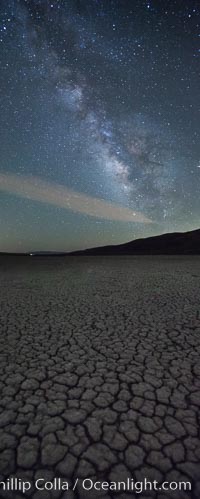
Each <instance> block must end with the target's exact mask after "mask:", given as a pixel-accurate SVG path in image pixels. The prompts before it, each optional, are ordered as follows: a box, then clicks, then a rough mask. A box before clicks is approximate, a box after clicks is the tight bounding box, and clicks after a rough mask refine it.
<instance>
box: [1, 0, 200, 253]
mask: <svg viewBox="0 0 200 499" xmlns="http://www.w3.org/2000/svg"><path fill="white" fill-rule="evenodd" d="M198 4H199V2H198V1H193V0H188V1H185V2H182V1H181V0H177V1H176V0H174V1H173V2H172V1H166V2H161V1H156V0H152V1H149V2H148V1H137V0H136V1H134V2H133V1H129V0H127V1H126V2H124V1H122V0H121V1H120V0H110V1H108V0H89V1H88V0H84V1H83V0H79V1H78V0H74V1H72V0H66V1H64V0H57V1H56V0H52V1H48V0H7V1H5V0H2V2H1V5H0V13H1V24H0V30H1V32H0V39H1V49H2V51H1V52H2V71H1V88H2V101H1V106H2V111H1V144H2V149H1V164H0V169H1V174H2V175H3V177H2V178H4V179H5V175H8V181H7V184H6V182H3V183H1V185H0V189H1V190H0V197H1V201H0V209H1V212H0V213H1V214H0V229H1V234H2V241H1V247H0V250H17V251H18V250H31V249H34V250H35V249H60V250H64V249H66V250H67V249H73V248H78V247H80V248H82V247H86V246H89V245H95V244H105V243H110V242H115V243H117V242H124V241H126V240H130V239H133V238H135V237H140V236H143V237H144V236H147V235H152V234H158V233H163V232H169V231H174V230H189V229H192V228H197V227H198V226H199V215H200V203H199V199H198V197H199V196H198V192H199V181H200V169H199V162H200V147H199V115H198V112H199V108H198V104H199V88H198V87H199V85H198V71H199V66H200V65H199V56H200V16H199V5H198ZM32 176H34V177H36V178H37V179H38V183H39V184H40V182H41V183H42V184H41V185H43V189H46V193H45V195H44V196H43V198H44V199H43V203H42V202H41V201H42V200H41V199H39V198H38V197H37V196H36V195H35V194H33V195H30V192H32V190H33V185H32V183H31V182H32V181H31V180H30V185H28V180H27V178H30V179H31V178H32ZM11 177H12V178H15V185H17V184H16V183H17V182H20V179H21V182H23V181H24V180H23V179H24V178H26V182H27V183H26V186H27V192H26V193H25V194H26V195H25V196H24V195H22V193H21V196H19V189H18V191H16V190H13V189H12V188H11V189H10V191H9V189H8V188H5V185H7V186H8V185H9V179H10V178H11ZM24 185H25V184H24ZM56 185H60V186H62V188H63V189H64V191H65V192H75V193H78V196H79V201H80V200H81V199H82V200H84V199H87V200H90V202H92V203H95V202H96V203H97V207H96V210H94V212H95V218H94V215H92V214H91V211H90V210H89V211H88V212H86V211H85V209H84V206H83V209H81V207H80V209H78V210H76V209H75V210H73V209H72V207H71V206H70V205H69V206H68V209H67V210H66V209H64V208H66V206H64V205H63V204H62V202H60V203H59V202H57V203H52V202H51V195H52V190H53V189H54V190H55V189H56V187H55V186H56ZM44 186H46V187H44ZM29 195H30V196H29ZM91 200H92V201H91ZM95 200H96V201H95ZM99 200H104V206H110V203H111V206H112V207H114V206H115V207H116V212H115V214H113V215H112V216H111V217H109V216H108V215H107V214H106V213H105V211H104V210H103V212H101V210H100V211H99V208H98V203H99ZM106 203H107V205H106ZM53 204H54V205H55V206H53ZM123 207H124V214H125V213H127V214H128V213H133V212H134V213H137V214H138V216H137V217H135V219H134V221H132V219H131V218H128V215H127V217H126V216H124V217H123V216H122V217H121V216H119V213H121V211H120V210H122V208H123ZM76 211H78V214H77V215H76V214H75V212H76ZM102 213H105V216H104V217H103V216H102ZM112 213H113V212H112ZM81 214H82V215H81ZM91 215H92V217H93V218H92V219H91ZM103 219H104V220H103ZM149 221H152V223H151V224H149V223H148V222H149ZM43 228H45V229H44V231H43ZM55 233H56V236H57V237H56V243H55V237H54V234H55Z"/></svg>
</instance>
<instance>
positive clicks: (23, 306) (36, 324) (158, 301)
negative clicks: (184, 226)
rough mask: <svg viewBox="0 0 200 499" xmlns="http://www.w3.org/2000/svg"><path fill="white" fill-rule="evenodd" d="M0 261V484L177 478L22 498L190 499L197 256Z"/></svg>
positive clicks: (197, 469)
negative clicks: (164, 487) (139, 486)
mask: <svg viewBox="0 0 200 499" xmlns="http://www.w3.org/2000/svg"><path fill="white" fill-rule="evenodd" d="M0 263H1V265H0V276H1V291H0V301H1V318H0V328H1V342H0V361H1V364H0V369H1V382H0V388H1V399H0V478H1V480H6V478H8V477H10V476H13V477H20V478H22V479H26V480H35V479H37V477H45V478H46V479H47V480H53V478H54V477H61V478H62V479H63V480H64V479H65V480H66V479H67V480H69V483H73V481H74V479H75V478H76V477H80V478H81V479H83V478H85V477H92V478H94V479H96V480H97V479H98V480H108V481H111V480H113V481H119V480H126V479H127V477H133V478H134V479H136V480H143V479H144V477H146V478H148V479H149V480H152V481H153V480H158V482H162V481H164V480H167V481H177V482H178V481H188V480H189V481H191V483H192V491H190V492H189V491H187V492H184V491H176V492H155V491H154V492H153V491H152V492H149V491H148V492H146V493H143V494H140V495H139V494H135V495H134V493H133V492H119V493H116V492H115V493H114V492H111V491H108V492H101V493H95V492H94V491H93V492H92V493H91V492H86V491H84V490H82V489H81V487H79V488H78V489H77V490H76V492H74V493H73V492H71V491H70V492H63V491H55V490H54V491H53V492H50V491H44V492H39V491H35V490H34V491H33V490H32V491H30V492H27V495H26V497H34V499H38V498H40V497H41V498H43V499H48V498H51V497H55V498H63V499H64V498H69V499H71V498H73V497H74V498H77V497H81V498H82V497H83V498H86V497H88V498H90V497H91V499H93V497H94V498H95V497H104V498H105V499H108V498H112V497H116V498H119V499H123V498H125V497H127V498H128V497H131V498H134V497H146V498H147V499H150V498H151V497H152V498H153V497H155V498H158V499H164V498H166V499H167V498H176V499H177V498H178V499H179V498H180V499H187V498H190V497H191V498H196V499H199V497H200V430H199V428H200V426H199V420H198V418H199V413H200V395H199V394H200V297H199V288H200V258H198V257H191V258H190V257H140V258H137V257H127V258H126V257H124V258H120V257H119V258H68V259H67V258H60V259H59V258H55V257H54V258H47V259H42V258H38V259H37V258H35V259H30V260H28V259H27V263H26V262H25V263H23V262H22V264H20V263H19V264H16V265H15V264H14V263H13V261H11V262H7V261H5V262H4V261H2V260H1V262H0ZM0 497H2V498H4V497H7V498H15V499H19V498H21V497H24V495H22V494H20V492H15V493H13V492H8V491H7V492H3V491H2V490H1V491H0Z"/></svg>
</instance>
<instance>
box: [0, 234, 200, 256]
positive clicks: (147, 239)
mask: <svg viewBox="0 0 200 499" xmlns="http://www.w3.org/2000/svg"><path fill="white" fill-rule="evenodd" d="M196 235H197V236H198V240H197V241H194V238H195V236H196ZM163 236H166V242H167V241H169V240H171V239H173V238H176V236H183V238H187V239H188V240H189V239H190V236H191V248H192V245H193V246H194V250H196V249H197V248H198V247H199V250H198V253H200V229H199V228H197V229H194V230H192V231H187V232H178V231H177V232H164V233H163V234H157V235H155V236H150V237H143V238H136V239H132V240H130V241H125V242H123V243H121V244H108V245H100V246H94V247H89V248H83V249H79V248H78V249H75V250H72V251H65V250H60V251H49V250H36V251H31V250H30V251H26V252H15V251H13V252H2V251H0V255H25V256H26V255H28V256H32V255H33V256H37V255H39V256H43V255H44V256H48V255H49V256H51V255H52V256H54V255H55V256H56V255H58V256H59V255H71V254H77V255H78V254H84V253H85V254H87V252H91V253H92V252H93V251H94V253H95V251H98V250H100V252H101V250H104V249H107V248H108V249H111V251H112V249H113V250H115V249H116V250H117V248H120V247H126V246H127V247H128V246H129V245H131V244H133V246H134V243H140V242H141V244H143V243H144V244H146V243H147V244H148V242H151V241H155V243H156V242H157V241H159V240H162V237H163ZM167 236H169V237H168V238H167ZM184 243H185V241H184V239H183V244H184ZM194 243H195V245H194ZM174 248H175V246H174ZM167 249H168V248H167V246H166V255H167V254H168V251H167ZM179 249H181V247H180V248H179V247H178V250H179ZM182 250H184V248H182ZM140 251H141V250H140ZM145 251H146V252H145V253H144V254H148V246H146V247H145ZM198 253H197V254H198ZM88 254H89V253H88ZM133 254H134V253H133ZM141 254H143V253H141ZM150 254H151V253H150ZM155 254H157V253H155ZM158 254H159V253H158ZM161 254H164V253H161ZM172 254H176V251H175V249H174V253H172ZM183 254H184V251H183ZM194 254H196V253H194Z"/></svg>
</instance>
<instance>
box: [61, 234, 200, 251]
mask: <svg viewBox="0 0 200 499" xmlns="http://www.w3.org/2000/svg"><path fill="white" fill-rule="evenodd" d="M69 254H70V255H77V256H78V255H83V256H84V255H102V256H103V255H200V229H197V230H193V231H190V232H173V233H169V234H162V235H160V236H152V237H147V238H145V239H136V240H134V241H130V242H128V243H123V244H117V245H112V246H111V245H110V246H101V247H97V248H89V249H86V250H80V251H73V252H71V253H69Z"/></svg>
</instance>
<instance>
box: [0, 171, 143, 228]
mask: <svg viewBox="0 0 200 499" xmlns="http://www.w3.org/2000/svg"><path fill="white" fill-rule="evenodd" d="M0 190H1V191H4V192H8V193H10V194H16V195H17V196H20V197H21V198H25V199H31V200H33V201H39V202H41V203H45V204H50V205H53V206H57V207H59V208H66V209H67V210H71V211H73V212H75V213H82V214H86V215H89V216H91V217H95V218H103V219H104V220H115V221H122V222H138V223H146V224H149V223H152V221H151V220H150V219H149V218H147V217H145V216H144V215H143V214H142V213H140V212H137V211H133V210H131V209H129V208H126V207H125V206H121V205H119V204H115V203H110V202H108V201H105V200H104V199H99V198H95V197H92V196H87V195H86V194H82V193H80V192H76V191H73V190H71V189H68V187H65V186H62V185H59V184H55V183H50V182H47V181H44V180H41V179H40V178H38V177H32V176H30V177H29V176H24V175H23V176H22V175H21V176H19V175H10V174H0Z"/></svg>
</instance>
